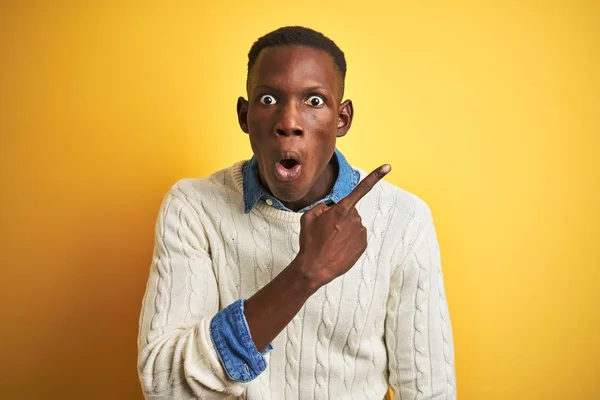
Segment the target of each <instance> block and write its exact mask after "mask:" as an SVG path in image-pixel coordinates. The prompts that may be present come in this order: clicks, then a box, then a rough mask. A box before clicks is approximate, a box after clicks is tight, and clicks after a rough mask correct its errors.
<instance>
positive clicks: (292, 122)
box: [275, 103, 304, 136]
mask: <svg viewBox="0 0 600 400" xmlns="http://www.w3.org/2000/svg"><path fill="white" fill-rule="evenodd" d="M275 132H276V133H277V135H278V136H302V135H303V134H304V129H303V128H302V116H301V114H300V110H299V109H298V106H297V105H295V104H289V103H288V104H286V105H284V106H283V107H282V108H281V111H280V114H279V119H278V121H277V123H276V124H275Z"/></svg>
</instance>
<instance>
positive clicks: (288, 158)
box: [275, 153, 302, 182]
mask: <svg viewBox="0 0 600 400" xmlns="http://www.w3.org/2000/svg"><path fill="white" fill-rule="evenodd" d="M301 170H302V163H301V162H300V157H299V155H298V154H295V153H286V154H285V155H284V157H282V158H281V159H280V160H279V161H278V162H277V163H275V175H276V176H277V178H278V179H279V180H281V181H285V182H289V181H293V180H294V179H296V178H297V177H298V176H300V171H301Z"/></svg>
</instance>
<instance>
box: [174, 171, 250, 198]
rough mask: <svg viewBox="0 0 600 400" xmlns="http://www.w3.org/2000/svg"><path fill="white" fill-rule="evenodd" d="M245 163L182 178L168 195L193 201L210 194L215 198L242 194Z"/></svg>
mask: <svg viewBox="0 0 600 400" xmlns="http://www.w3.org/2000/svg"><path fill="white" fill-rule="evenodd" d="M244 163H245V161H240V162H237V163H235V164H234V165H232V166H231V167H227V168H223V169H221V170H218V171H216V172H213V173H211V174H210V175H206V176H198V177H188V178H182V179H180V180H178V181H177V182H176V183H175V184H174V185H173V186H172V187H171V189H170V190H169V192H168V194H167V196H174V197H177V198H180V199H182V200H183V199H185V200H187V201H188V202H192V201H193V200H198V199H202V198H207V197H208V196H210V198H213V200H218V198H220V197H222V196H232V195H235V194H240V193H241V191H240V189H241V185H242V182H241V180H242V177H241V168H242V166H243V164H244Z"/></svg>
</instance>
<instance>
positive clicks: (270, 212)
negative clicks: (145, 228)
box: [139, 27, 455, 400]
mask: <svg viewBox="0 0 600 400" xmlns="http://www.w3.org/2000/svg"><path fill="white" fill-rule="evenodd" d="M345 73H346V62H345V58H344V54H343V52H342V51H341V50H340V49H339V48H338V47H337V46H336V45H335V43H333V42H332V41H331V40H330V39H328V38H326V37H325V36H323V35H322V34H320V33H318V32H315V31H313V30H310V29H307V28H302V27H285V28H281V29H278V30H277V31H274V32H271V33H269V34H267V35H265V36H264V37H262V38H260V39H259V40H258V41H257V42H256V43H255V44H254V45H253V46H252V49H251V50H250V53H249V61H248V78H247V94H248V100H246V99H244V98H240V99H239V100H238V104H237V113H238V118H239V124H240V127H241V129H242V130H243V131H244V132H246V133H247V134H248V135H249V137H250V143H251V146H252V151H253V153H254V156H253V157H252V159H251V160H249V161H247V162H246V161H242V162H239V163H236V164H235V165H233V166H232V167H230V168H227V169H225V170H222V171H219V172H217V173H215V174H213V175H212V176H210V177H209V178H206V179H187V180H182V181H180V182H179V183H177V184H176V185H175V186H174V187H173V188H172V189H171V191H170V192H169V193H168V194H167V196H166V198H165V200H164V202H163V204H162V207H161V211H160V214H159V217H158V222H157V225H156V246H155V251H154V257H153V262H152V268H151V271H150V277H149V280H148V286H147V291H146V295H145V298H144V304H143V309H142V314H141V318H140V336H139V375H140V380H141V383H142V387H143V390H144V392H145V395H146V397H147V398H148V399H195V398H199V399H224V398H228V397H232V396H233V397H235V396H240V397H242V398H247V399H274V400H275V399H277V400H279V399H342V398H343V399H382V398H383V397H384V395H385V393H386V391H387V388H388V386H390V387H391V388H392V389H393V391H394V393H395V395H396V396H397V398H398V399H408V398H410V399H413V398H416V399H433V398H435V399H451V398H455V378H454V354H453V341H452V333H451V328H450V321H449V316H448V309H447V305H446V300H445V295H444V287H443V280H442V273H441V267H440V257H439V249H438V245H437V239H436V234H435V230H434V226H433V221H432V218H431V213H430V211H429V209H428V207H427V206H426V205H425V203H423V201H421V200H420V199H418V198H417V197H416V196H414V195H412V194H409V193H407V192H405V191H403V190H401V189H399V188H396V187H394V186H392V185H391V184H389V183H387V182H384V181H380V179H381V178H382V177H383V176H384V175H386V174H387V173H388V172H389V171H390V169H391V167H390V166H389V165H383V166H381V167H379V168H377V169H376V170H375V171H373V172H372V173H371V174H369V175H368V176H365V175H366V174H365V173H364V172H362V171H361V170H359V169H356V168H353V167H351V166H350V165H349V164H348V162H347V161H346V159H345V158H344V156H343V155H342V154H341V153H340V152H339V151H337V150H336V149H335V144H336V139H337V138H338V137H342V136H344V135H345V134H346V133H347V132H348V130H349V129H350V126H351V123H352V116H353V108H352V102H351V101H350V100H346V101H343V102H342V98H343V91H344V77H345ZM359 182H360V183H359Z"/></svg>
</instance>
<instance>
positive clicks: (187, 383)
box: [138, 185, 248, 400]
mask: <svg viewBox="0 0 600 400" xmlns="http://www.w3.org/2000/svg"><path fill="white" fill-rule="evenodd" d="M218 308H219V294H218V291H217V282H216V279H215V276H214V273H213V269H212V261H211V258H210V249H209V245H208V241H207V239H206V235H205V232H204V229H203V228H202V225H201V222H200V221H199V218H198V213H197V211H196V210H194V209H193V208H192V206H191V205H190V203H189V202H188V201H187V199H186V196H185V194H184V193H183V192H182V191H181V190H180V189H179V188H178V186H177V185H176V186H175V187H174V188H173V189H172V190H171V192H170V193H169V194H167V196H166V197H165V199H164V201H163V204H162V206H161V210H160V213H159V216H158V219H157V224H156V236H155V249H154V255H153V259H152V265H151V268H150V275H149V278H148V283H147V287H146V293H145V296H144V301H143V306H142V312H141V316H140V330H139V338H138V373H139V378H140V382H141V385H142V389H143V392H144V394H145V397H146V398H147V399H152V400H163V399H164V400H167V399H196V398H201V399H225V398H228V397H231V396H239V395H241V394H242V393H243V391H244V389H245V388H246V386H247V385H248V383H243V382H238V381H234V380H232V379H231V378H229V376H228V374H227V373H226V371H225V370H224V368H223V365H222V364H221V362H220V360H219V355H218V353H217V351H216V349H215V346H214V344H213V342H212V340H211V334H210V328H211V321H212V319H213V317H214V316H215V315H216V314H217V312H218Z"/></svg>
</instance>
